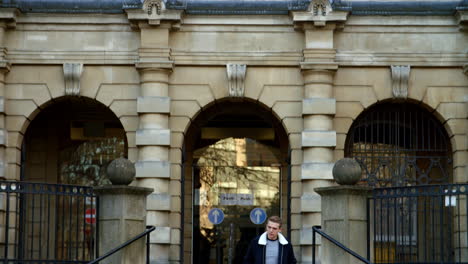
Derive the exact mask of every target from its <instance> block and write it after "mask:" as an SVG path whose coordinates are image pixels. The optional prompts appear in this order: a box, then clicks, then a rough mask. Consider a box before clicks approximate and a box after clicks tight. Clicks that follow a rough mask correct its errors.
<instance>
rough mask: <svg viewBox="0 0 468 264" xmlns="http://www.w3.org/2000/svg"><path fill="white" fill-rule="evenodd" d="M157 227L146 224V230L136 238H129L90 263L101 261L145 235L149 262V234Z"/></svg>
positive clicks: (147, 260) (147, 261)
mask: <svg viewBox="0 0 468 264" xmlns="http://www.w3.org/2000/svg"><path fill="white" fill-rule="evenodd" d="M155 229H156V227H155V226H146V230H145V231H144V232H143V233H141V234H139V235H137V236H135V237H134V238H132V239H130V240H128V241H127V242H125V243H123V244H121V245H120V246H118V247H115V248H114V249H112V250H110V251H109V252H107V253H106V254H104V255H102V256H100V257H99V258H97V259H95V260H92V261H90V262H88V264H95V263H99V261H101V260H103V259H105V258H107V257H109V256H111V255H112V254H114V253H116V252H117V251H119V250H121V249H122V248H124V247H126V246H128V245H130V244H132V243H133V242H135V241H137V240H138V239H140V238H142V237H144V236H147V237H146V263H149V234H150V233H151V232H153V231H154V230H155Z"/></svg>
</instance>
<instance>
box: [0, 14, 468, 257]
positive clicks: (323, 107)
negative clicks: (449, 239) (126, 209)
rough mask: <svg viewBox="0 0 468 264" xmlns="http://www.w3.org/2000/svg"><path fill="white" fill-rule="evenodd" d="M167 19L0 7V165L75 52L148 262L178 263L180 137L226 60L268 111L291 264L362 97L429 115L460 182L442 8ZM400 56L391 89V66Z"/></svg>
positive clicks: (452, 45) (455, 56)
mask: <svg viewBox="0 0 468 264" xmlns="http://www.w3.org/2000/svg"><path fill="white" fill-rule="evenodd" d="M175 17H177V18H174V15H173V14H172V13H171V15H170V16H169V15H168V14H167V13H164V12H163V13H162V14H160V15H158V16H156V17H155V15H154V14H153V15H151V16H149V15H147V14H146V12H145V11H144V10H141V12H140V13H138V14H137V13H127V14H115V15H103V14H78V15H73V16H67V15H64V14H52V15H47V16H46V15H41V14H27V15H26V14H20V13H18V14H17V15H16V16H14V19H13V20H14V23H12V21H11V19H9V20H8V21H6V22H5V21H3V20H2V18H0V30H1V32H0V33H1V34H0V49H2V50H3V53H1V52H0V62H2V61H7V62H8V65H7V64H5V66H1V65H0V159H1V161H2V162H3V174H1V173H0V176H1V177H2V178H3V179H16V180H18V179H20V166H21V158H20V156H21V145H22V142H23V136H24V134H25V132H26V130H27V128H28V125H29V124H30V122H31V121H32V120H33V119H34V117H35V116H36V115H37V114H38V113H39V112H40V111H42V110H43V109H44V108H45V107H47V106H48V105H51V104H53V102H54V100H55V99H57V98H60V97H63V96H71V95H66V91H65V76H64V68H63V64H64V63H81V64H83V68H82V69H83V70H82V73H81V75H80V76H78V81H76V83H78V84H79V86H80V90H79V96H83V97H87V98H92V99H95V100H96V101H98V102H100V103H102V104H104V105H105V106H107V107H108V108H109V109H110V110H112V112H113V113H114V114H115V115H116V116H117V118H118V119H119V120H120V121H121V123H122V125H123V127H124V129H125V132H126V135H127V142H128V158H129V159H130V160H131V161H133V162H136V168H137V179H136V181H135V182H134V183H133V184H134V185H137V186H144V187H149V188H153V189H154V193H153V194H151V195H150V196H149V197H148V201H147V209H148V214H147V222H148V224H151V225H156V226H157V232H156V233H157V235H153V236H152V238H151V243H152V246H151V250H152V252H153V255H152V261H153V262H154V263H178V262H180V261H181V259H182V256H181V248H182V245H183V248H184V249H185V251H186V249H188V248H190V241H186V240H184V237H190V236H191V235H190V232H191V230H188V229H187V228H186V229H185V230H184V229H183V224H182V223H183V222H190V221H191V208H189V206H187V205H185V207H183V200H184V197H183V195H184V194H185V195H186V196H188V197H189V195H191V186H192V185H191V181H190V180H187V181H185V182H184V181H183V180H184V179H183V178H182V177H183V175H184V173H183V172H184V169H185V168H184V167H183V158H182V157H183V155H184V142H185V141H184V140H185V139H186V137H187V130H188V128H189V127H190V126H191V124H192V122H193V120H194V119H196V118H197V116H199V115H200V113H202V112H203V111H204V109H206V108H207V107H208V106H210V105H212V104H214V103H218V102H222V100H225V99H226V98H227V97H229V96H230V94H229V88H228V87H229V80H228V76H227V72H226V71H227V70H226V64H228V63H234V64H245V65H246V67H247V69H246V75H245V79H244V80H243V81H244V85H245V91H244V100H249V101H250V102H255V103H257V104H258V105H260V106H261V107H263V108H264V109H267V110H269V111H271V113H272V115H273V116H275V117H276V118H277V119H278V120H279V121H280V123H281V124H282V125H283V127H284V129H285V131H286V132H287V137H288V141H289V148H290V166H291V170H290V171H291V175H290V179H291V189H290V196H291V207H290V214H291V215H290V216H291V222H290V223H288V224H289V225H290V227H291V231H292V232H291V240H292V243H293V244H294V247H295V252H296V256H297V257H298V259H299V260H300V261H301V263H310V262H311V252H312V250H311V249H312V247H311V245H312V243H311V231H310V227H311V226H312V225H318V224H320V220H321V211H320V210H321V209H320V208H321V200H320V196H318V195H317V193H315V191H314V188H317V187H325V186H330V185H334V182H333V180H332V175H331V168H332V166H333V163H334V162H335V161H336V160H338V159H340V158H342V157H344V155H345V153H344V149H345V141H346V136H347V134H348V131H349V129H350V127H351V125H352V123H353V121H354V120H355V119H356V118H357V117H358V116H359V115H360V114H361V113H362V112H363V111H364V110H366V109H368V108H369V107H370V106H372V105H374V104H376V103H379V102H382V101H386V100H406V101H408V102H410V103H416V104H421V105H422V106H423V107H424V108H426V109H428V110H429V111H430V112H432V113H433V114H434V115H435V116H436V117H437V119H438V120H440V121H441V123H442V124H443V125H444V127H445V129H446V130H447V132H448V135H449V136H450V140H451V143H452V155H453V165H452V166H453V175H454V181H455V182H466V181H467V180H468V170H467V169H466V166H467V160H468V154H467V153H468V152H467V149H468V147H467V146H468V132H467V131H468V120H467V116H468V109H467V106H468V104H467V101H468V100H467V98H468V97H467V96H468V76H467V75H466V70H465V71H464V68H463V65H466V43H468V36H467V34H466V31H460V30H459V24H458V23H457V22H456V21H455V20H454V19H453V17H424V16H421V17H405V18H399V19H382V18H381V17H373V16H363V17H358V16H350V17H347V18H346V16H345V18H343V19H342V18H339V19H338V18H337V17H342V16H341V15H338V14H337V15H336V16H335V15H334V14H333V16H330V17H333V19H332V18H330V19H329V20H327V19H328V18H327V19H325V20H324V21H323V23H324V24H323V25H322V24H321V23H316V21H315V20H314V19H316V18H310V17H309V18H308V19H305V20H304V18H303V17H308V16H299V15H298V16H296V15H294V14H293V15H291V16H286V15H277V16H264V17H262V16H256V17H249V16H236V17H232V16H226V17H219V16H214V17H209V16H196V15H185V16H182V15H181V14H178V15H176V16H175ZM156 20H157V21H156ZM7 24H8V26H6V25H7ZM405 65H411V67H410V72H409V76H408V81H407V96H406V97H405V98H401V97H396V96H395V94H394V90H393V87H392V82H393V81H394V80H393V79H392V69H391V67H392V66H405ZM465 67H466V66H465ZM2 133H3V134H2ZM156 233H155V234H156ZM186 252H187V251H186ZM188 257H189V255H185V258H186V259H187V258H188ZM186 261H187V260H186Z"/></svg>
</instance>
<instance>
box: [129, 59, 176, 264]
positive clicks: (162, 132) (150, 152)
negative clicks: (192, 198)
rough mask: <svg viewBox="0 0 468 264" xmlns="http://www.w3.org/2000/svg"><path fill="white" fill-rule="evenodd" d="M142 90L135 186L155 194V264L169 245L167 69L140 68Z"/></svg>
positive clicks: (151, 219)
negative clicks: (148, 188) (148, 189)
mask: <svg viewBox="0 0 468 264" xmlns="http://www.w3.org/2000/svg"><path fill="white" fill-rule="evenodd" d="M138 67H139V70H140V80H141V90H140V96H139V97H138V99H137V112H138V115H139V119H140V121H139V127H138V130H137V132H136V145H137V147H138V161H137V162H136V177H137V182H138V185H140V186H151V187H152V188H154V192H153V193H152V194H150V196H149V197H148V202H147V209H148V224H150V225H155V226H157V235H154V236H152V240H151V244H152V250H151V252H152V256H151V258H152V259H153V260H154V261H155V262H156V263H165V262H167V261H168V260H169V251H170V250H169V247H170V243H171V228H170V224H169V222H170V221H169V217H170V210H171V206H170V201H171V199H170V193H169V186H170V164H169V146H170V130H169V103H170V99H169V97H168V81H169V74H170V69H167V68H160V67H159V68H158V67H148V68H147V67H142V66H141V65H139V66H138Z"/></svg>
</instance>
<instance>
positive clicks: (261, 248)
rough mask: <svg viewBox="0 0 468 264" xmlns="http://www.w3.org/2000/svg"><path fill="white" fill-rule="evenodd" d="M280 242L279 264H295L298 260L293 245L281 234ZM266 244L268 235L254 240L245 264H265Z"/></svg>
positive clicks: (265, 234) (279, 236)
mask: <svg viewBox="0 0 468 264" xmlns="http://www.w3.org/2000/svg"><path fill="white" fill-rule="evenodd" d="M278 242H279V254H278V263H279V264H295V263H296V262H297V261H296V258H295V257H294V251H293V248H292V245H291V243H289V241H288V240H287V239H286V238H285V237H284V236H283V235H282V234H281V233H279V234H278ZM266 244H267V233H266V232H265V233H263V234H262V235H260V236H258V237H256V238H254V239H253V240H252V242H250V245H249V249H248V250H247V253H246V254H245V257H244V264H265V255H266Z"/></svg>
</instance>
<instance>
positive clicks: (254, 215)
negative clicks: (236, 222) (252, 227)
mask: <svg viewBox="0 0 468 264" xmlns="http://www.w3.org/2000/svg"><path fill="white" fill-rule="evenodd" d="M266 218H267V214H266V212H265V210H263V209H262V208H255V209H253V210H252V211H250V221H252V223H254V224H256V225H260V224H263V223H264V222H265V220H266Z"/></svg>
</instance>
